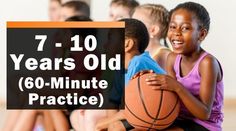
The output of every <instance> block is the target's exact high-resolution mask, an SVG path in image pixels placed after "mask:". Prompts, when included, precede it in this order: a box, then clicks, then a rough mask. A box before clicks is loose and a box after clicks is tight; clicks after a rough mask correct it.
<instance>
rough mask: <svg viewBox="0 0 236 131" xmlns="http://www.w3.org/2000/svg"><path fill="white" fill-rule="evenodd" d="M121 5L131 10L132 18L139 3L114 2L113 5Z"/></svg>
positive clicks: (126, 0)
mask: <svg viewBox="0 0 236 131" xmlns="http://www.w3.org/2000/svg"><path fill="white" fill-rule="evenodd" d="M112 4H116V5H121V6H124V7H127V8H128V9H129V15H130V16H131V15H132V13H133V11H134V9H135V8H136V7H137V6H139V3H138V2H137V1H136V0H112V1H111V4H110V5H112Z"/></svg>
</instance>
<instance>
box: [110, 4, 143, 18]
mask: <svg viewBox="0 0 236 131" xmlns="http://www.w3.org/2000/svg"><path fill="white" fill-rule="evenodd" d="M138 5H139V3H138V2H137V1H135V0H112V1H111V4H110V11H109V20H110V21H116V20H119V19H122V18H130V17H131V13H132V11H133V10H134V9H135V7H137V6H138Z"/></svg>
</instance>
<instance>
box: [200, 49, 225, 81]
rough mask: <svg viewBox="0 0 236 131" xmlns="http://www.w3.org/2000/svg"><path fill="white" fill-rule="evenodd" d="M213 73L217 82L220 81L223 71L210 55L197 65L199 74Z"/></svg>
mask: <svg viewBox="0 0 236 131" xmlns="http://www.w3.org/2000/svg"><path fill="white" fill-rule="evenodd" d="M208 71H213V72H215V73H216V74H217V80H218V81H219V80H221V79H222V77H223V70H222V67H221V64H220V62H219V61H218V59H217V58H216V57H215V56H213V55H212V54H209V53H207V55H206V56H205V57H204V58H203V59H202V60H201V61H200V63H199V72H200V74H201V72H208Z"/></svg>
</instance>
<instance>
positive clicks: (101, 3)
mask: <svg viewBox="0 0 236 131" xmlns="http://www.w3.org/2000/svg"><path fill="white" fill-rule="evenodd" d="M138 1H139V2H140V3H146V2H150V3H159V4H163V5H164V6H165V7H166V8H167V9H171V8H173V7H174V6H176V5H177V4H178V3H180V2H183V1H186V0H176V1H173V0H138ZM195 1H196V0H195ZM196 2H199V3H201V4H203V5H204V6H205V7H206V8H207V10H208V11H209V13H210V16H211V29H210V33H209V35H208V36H207V39H206V40H205V41H204V43H203V47H204V48H205V49H206V50H208V51H209V52H210V53H212V54H213V55H215V56H216V57H217V58H218V59H219V60H220V62H221V64H222V66H223V70H224V82H225V96H226V97H235V98H236V88H235V87H234V86H236V80H235V77H234V75H235V74H236V70H235V67H236V58H235V56H236V51H235V50H236V43H235V38H236V27H235V26H234V24H235V23H236V17H235V14H234V12H236V8H235V5H236V1H234V0H224V1H222V0H198V1H196ZM13 3H14V4H13ZM109 3H110V0H91V9H92V10H91V13H92V18H93V19H94V20H99V21H105V20H106V19H107V17H108V9H109ZM47 6H48V0H5V1H1V4H0V60H1V64H0V70H1V72H0V98H5V96H6V21H27V20H29V21H38V20H47Z"/></svg>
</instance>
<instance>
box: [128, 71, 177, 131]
mask: <svg viewBox="0 0 236 131" xmlns="http://www.w3.org/2000/svg"><path fill="white" fill-rule="evenodd" d="M152 74H153V73H146V74H143V75H141V76H138V77H136V78H135V79H132V80H130V81H129V83H128V85H127V86H126V88H125V111H124V114H125V118H126V119H127V121H128V122H129V123H130V124H131V125H132V126H133V127H135V128H136V129H141V130H150V129H158V130H161V129H165V128H167V127H168V126H170V125H171V124H172V123H173V122H174V120H175V119H176V117H177V116H178V114H179V110H180V104H179V99H178V96H177V95H176V94H175V93H174V92H171V91H166V90H154V89H152V86H149V85H147V84H146V82H145V79H146V78H148V76H149V75H152Z"/></svg>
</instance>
